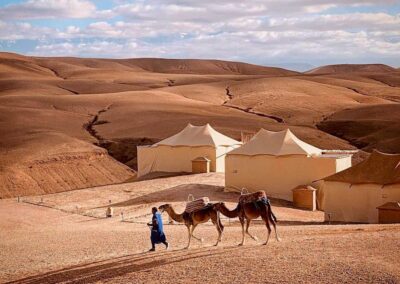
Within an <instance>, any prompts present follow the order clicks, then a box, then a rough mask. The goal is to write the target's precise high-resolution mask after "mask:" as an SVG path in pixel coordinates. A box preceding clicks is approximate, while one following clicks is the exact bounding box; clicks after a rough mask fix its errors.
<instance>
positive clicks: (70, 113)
mask: <svg viewBox="0 0 400 284" xmlns="http://www.w3.org/2000/svg"><path fill="white" fill-rule="evenodd" d="M321 70H322V71H321ZM399 102H400V72H399V71H398V70H397V69H393V68H390V67H388V66H383V65H371V66H369V65H364V66H362V68H361V67H359V66H358V65H357V66H350V67H349V66H348V65H346V66H345V67H343V68H342V67H341V66H336V67H334V68H332V67H320V68H319V71H318V70H314V71H310V72H307V73H305V74H301V73H297V72H293V71H289V70H284V69H280V68H270V67H263V66H256V65H251V64H245V63H238V62H227V61H218V60H196V59H191V60H173V59H151V58H146V59H88V58H43V57H41V58H35V57H26V56H22V55H18V54H11V53H0V137H1V138H2V139H1V140H0V198H7V197H13V196H18V195H31V194H44V193H51V192H60V191H66V190H71V189H76V188H84V187H92V186H97V185H105V184H113V183H119V182H124V181H126V180H132V179H133V178H134V176H135V172H134V169H135V167H136V146H137V145H140V144H149V143H152V142H154V141H159V140H160V139H163V138H165V137H167V136H169V135H171V134H174V133H176V132H177V131H179V130H180V129H182V128H183V127H184V126H185V125H186V124H187V123H188V122H190V123H192V124H204V123H210V124H211V125H212V126H213V127H215V128H216V129H217V130H218V131H221V132H222V133H224V134H226V135H230V136H232V137H234V138H236V139H240V136H241V132H256V131H258V130H259V129H260V128H261V127H264V128H266V129H269V130H281V129H284V128H287V127H290V128H291V129H292V130H293V131H294V133H295V134H296V135H298V136H299V137H300V138H301V139H304V140H305V141H307V142H309V143H312V144H314V145H316V146H318V147H320V148H324V149H355V148H356V147H359V148H360V149H362V150H365V151H370V150H372V149H373V148H378V149H379V150H381V151H388V152H400V144H399V143H398V137H399V136H400V134H399V132H398V131H399V129H400V128H399V127H398V125H399V118H398V115H396V112H398V111H397V109H398V104H399ZM371 120H373V121H374V123H370V121H371ZM362 153H364V152H362ZM360 156H363V155H360ZM128 166H129V167H128Z"/></svg>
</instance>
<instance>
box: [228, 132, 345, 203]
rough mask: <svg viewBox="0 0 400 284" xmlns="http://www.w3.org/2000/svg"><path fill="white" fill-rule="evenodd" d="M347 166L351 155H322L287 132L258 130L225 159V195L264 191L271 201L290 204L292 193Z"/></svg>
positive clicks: (315, 148)
mask: <svg viewBox="0 0 400 284" xmlns="http://www.w3.org/2000/svg"><path fill="white" fill-rule="evenodd" d="M349 166H351V155H324V154H322V150H321V149H318V148H317V147H314V146H312V145H310V144H307V143H305V142H304V141H301V140H300V139H299V138H297V137H296V136H295V135H294V134H293V133H292V132H291V131H290V130H289V129H287V130H284V131H280V132H272V131H267V130H265V129H261V130H260V131H259V132H258V133H257V134H256V135H255V136H254V137H253V138H252V139H251V140H250V141H249V142H248V143H246V144H244V145H243V146H241V147H240V148H237V149H235V150H233V151H231V152H229V153H228V154H227V156H226V159H225V168H226V172H225V187H226V190H228V191H240V190H241V189H242V188H246V189H247V190H248V191H257V190H265V191H266V192H267V194H268V195H269V196H271V197H275V198H280V199H285V200H289V201H292V199H293V198H292V189H294V188H295V187H297V186H299V185H304V184H309V183H311V182H313V181H315V180H318V179H321V178H323V177H326V176H329V175H331V174H333V173H336V172H338V171H341V170H344V169H346V168H348V167H349Z"/></svg>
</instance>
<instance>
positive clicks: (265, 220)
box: [262, 216, 271, 245]
mask: <svg viewBox="0 0 400 284" xmlns="http://www.w3.org/2000/svg"><path fill="white" fill-rule="evenodd" d="M262 219H263V220H264V222H265V226H266V227H267V229H268V237H267V240H266V241H265V243H264V245H267V244H268V241H269V237H270V236H271V226H270V225H269V220H268V216H262Z"/></svg>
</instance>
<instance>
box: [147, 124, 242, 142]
mask: <svg viewBox="0 0 400 284" xmlns="http://www.w3.org/2000/svg"><path fill="white" fill-rule="evenodd" d="M240 144H241V142H239V141H236V140H234V139H232V138H230V137H228V136H225V135H223V134H221V133H219V132H218V131H216V130H215V129H214V128H212V127H211V126H210V125H209V124H208V123H207V124H206V125H202V126H194V125H191V124H190V123H189V124H188V125H187V126H186V127H185V128H184V129H183V130H182V131H180V132H179V133H177V134H175V135H173V136H171V137H168V138H166V139H164V140H162V141H160V142H158V143H156V144H154V145H166V146H214V147H217V146H231V145H240Z"/></svg>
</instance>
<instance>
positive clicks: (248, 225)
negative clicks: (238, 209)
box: [246, 219, 258, 241]
mask: <svg viewBox="0 0 400 284" xmlns="http://www.w3.org/2000/svg"><path fill="white" fill-rule="evenodd" d="M250 223H251V219H246V234H248V235H249V236H250V238H252V239H253V240H255V241H258V238H257V237H256V236H253V235H252V234H250V233H249V227H250Z"/></svg>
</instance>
